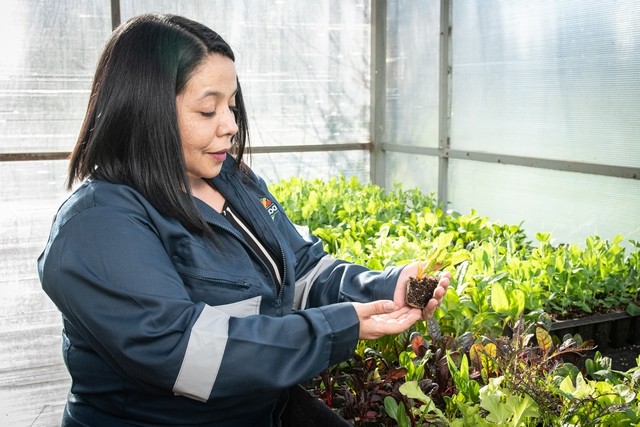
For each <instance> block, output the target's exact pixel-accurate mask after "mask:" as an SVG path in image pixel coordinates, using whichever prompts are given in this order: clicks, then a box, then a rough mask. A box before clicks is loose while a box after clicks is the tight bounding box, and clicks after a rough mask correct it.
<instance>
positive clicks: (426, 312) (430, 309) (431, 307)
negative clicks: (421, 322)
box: [422, 298, 440, 319]
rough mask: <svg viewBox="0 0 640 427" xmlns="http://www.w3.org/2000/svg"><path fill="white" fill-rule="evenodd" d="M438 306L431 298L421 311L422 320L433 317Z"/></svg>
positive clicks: (436, 301)
mask: <svg viewBox="0 0 640 427" xmlns="http://www.w3.org/2000/svg"><path fill="white" fill-rule="evenodd" d="M439 305H440V304H439V303H438V300H436V299H435V298H431V299H430V300H429V302H428V303H427V305H426V306H425V307H424V308H423V309H422V318H423V319H426V318H427V317H430V316H433V313H435V311H436V309H437V308H438V306H439Z"/></svg>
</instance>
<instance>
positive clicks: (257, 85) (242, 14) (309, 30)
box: [121, 0, 370, 146]
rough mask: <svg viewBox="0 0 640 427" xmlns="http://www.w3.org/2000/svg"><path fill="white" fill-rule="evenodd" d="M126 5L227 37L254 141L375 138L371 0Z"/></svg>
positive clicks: (129, 10)
mask: <svg viewBox="0 0 640 427" xmlns="http://www.w3.org/2000/svg"><path fill="white" fill-rule="evenodd" d="M121 11H122V19H123V21H124V20H125V19H127V18H129V17H131V16H133V15H137V14H140V13H144V12H164V13H177V14H181V15H184V16H186V17H189V18H192V19H195V20H198V21H200V22H202V23H204V24H206V25H208V26H209V27H211V28H212V29H213V30H215V31H217V32H218V33H220V34H221V35H222V36H223V37H224V38H225V40H227V42H228V43H229V44H230V45H231V46H232V48H233V49H234V51H235V53H236V56H237V58H236V67H237V70H238V75H239V77H240V82H241V84H242V89H243V93H244V96H245V98H246V101H247V104H248V109H249V115H250V129H251V137H252V143H253V145H255V146H261V145H292V144H322V143H342V142H367V141H368V140H369V104H370V100H369V89H368V88H369V58H370V42H369V34H370V28H369V22H370V6H369V1H368V0H354V1H348V2H344V1H340V0H323V1H304V2H292V1H273V0H251V1H207V2H204V1H186V0H185V1H180V2H175V1H173V0H171V1H169V0H165V1H155V0H154V1H151V0H146V1H140V0H135V1H133V0H126V1H125V0H122V1H121Z"/></svg>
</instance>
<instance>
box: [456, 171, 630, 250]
mask: <svg viewBox="0 0 640 427" xmlns="http://www.w3.org/2000/svg"><path fill="white" fill-rule="evenodd" d="M449 172H450V175H449V176H450V178H449V184H450V187H449V196H450V200H453V202H452V203H451V205H450V207H451V208H452V209H454V210H456V211H459V212H462V213H468V212H469V211H470V210H471V209H475V210H477V211H478V213H479V214H480V215H483V216H488V217H489V218H490V219H492V220H495V221H500V222H502V223H505V224H520V223H521V222H522V221H524V224H523V226H524V228H525V230H527V232H528V233H529V236H530V237H531V238H533V237H534V233H536V232H551V233H552V235H553V236H554V238H555V242H556V243H583V242H584V238H585V237H586V236H589V235H593V234H597V235H599V236H601V237H603V238H607V239H611V238H613V237H614V236H615V235H617V234H622V235H623V236H624V237H625V238H627V239H633V240H639V239H640V185H638V182H637V181H635V180H631V179H623V178H611V177H602V176H592V175H586V174H582V173H571V172H558V171H551V170H544V169H532V168H527V167H519V166H508V165H495V164H488V163H479V162H473V161H466V160H452V161H451V162H450V165H449Z"/></svg>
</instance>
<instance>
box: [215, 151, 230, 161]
mask: <svg viewBox="0 0 640 427" xmlns="http://www.w3.org/2000/svg"><path fill="white" fill-rule="evenodd" d="M211 156H212V157H213V158H214V159H216V160H217V161H219V162H224V160H225V159H226V158H227V152H226V151H220V152H217V153H211Z"/></svg>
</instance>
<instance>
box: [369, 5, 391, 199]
mask: <svg viewBox="0 0 640 427" xmlns="http://www.w3.org/2000/svg"><path fill="white" fill-rule="evenodd" d="M370 93H371V125H370V132H371V157H370V162H369V178H370V180H371V183H372V184H376V185H379V186H380V187H384V185H385V180H386V165H385V158H384V149H383V144H384V138H385V135H384V133H385V132H384V128H385V126H384V124H385V110H386V108H385V104H386V102H387V0H371V88H370Z"/></svg>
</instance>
